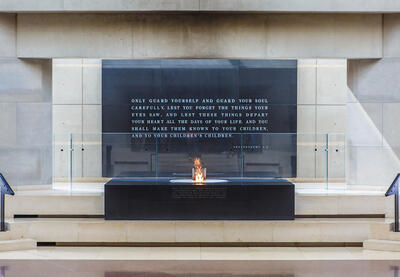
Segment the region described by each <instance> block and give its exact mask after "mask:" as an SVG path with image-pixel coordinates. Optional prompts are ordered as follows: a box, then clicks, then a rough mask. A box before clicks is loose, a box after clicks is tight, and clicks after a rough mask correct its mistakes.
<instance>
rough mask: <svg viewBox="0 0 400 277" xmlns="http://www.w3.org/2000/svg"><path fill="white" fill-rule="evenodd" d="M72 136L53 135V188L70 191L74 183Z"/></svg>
mask: <svg viewBox="0 0 400 277" xmlns="http://www.w3.org/2000/svg"><path fill="white" fill-rule="evenodd" d="M72 163H73V161H72V160H71V135H70V134H54V135H53V188H56V189H69V188H70V184H71V182H72V179H71V176H72Z"/></svg>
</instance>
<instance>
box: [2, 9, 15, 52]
mask: <svg viewBox="0 0 400 277" xmlns="http://www.w3.org/2000/svg"><path fill="white" fill-rule="evenodd" d="M16 23H17V16H16V15H15V14H1V15H0V57H15V56H16V53H17V51H16V49H17V43H16V42H17V40H16V37H17V33H16Z"/></svg>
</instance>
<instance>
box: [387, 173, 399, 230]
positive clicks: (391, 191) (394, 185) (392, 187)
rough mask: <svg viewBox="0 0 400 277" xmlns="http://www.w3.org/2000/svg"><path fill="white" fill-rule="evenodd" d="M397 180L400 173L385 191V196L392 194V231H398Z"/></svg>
mask: <svg viewBox="0 0 400 277" xmlns="http://www.w3.org/2000/svg"><path fill="white" fill-rule="evenodd" d="M399 180H400V173H399V174H397V176H396V178H394V180H393V182H392V184H391V185H390V187H389V188H388V190H387V191H386V193H385V196H390V195H394V231H395V232H400V230H399Z"/></svg>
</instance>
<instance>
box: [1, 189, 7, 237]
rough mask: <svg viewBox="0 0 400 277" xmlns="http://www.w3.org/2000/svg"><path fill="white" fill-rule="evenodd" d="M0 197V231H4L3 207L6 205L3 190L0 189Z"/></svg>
mask: <svg viewBox="0 0 400 277" xmlns="http://www.w3.org/2000/svg"><path fill="white" fill-rule="evenodd" d="M0 198H1V219H0V220H1V227H0V231H1V232H4V231H5V230H6V217H5V209H6V205H5V202H6V201H5V200H6V197H5V194H4V192H3V190H1V192H0Z"/></svg>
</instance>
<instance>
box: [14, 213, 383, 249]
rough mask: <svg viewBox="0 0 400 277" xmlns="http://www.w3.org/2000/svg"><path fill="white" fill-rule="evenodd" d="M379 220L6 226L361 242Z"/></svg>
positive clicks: (203, 238)
mask: <svg viewBox="0 0 400 277" xmlns="http://www.w3.org/2000/svg"><path fill="white" fill-rule="evenodd" d="M381 221H382V220H381V219H375V220H372V219H296V220H294V221H105V220H103V219H42V218H38V219H16V220H14V221H12V222H10V230H11V231H12V232H14V234H15V236H17V237H18V238H32V239H34V240H36V241H38V242H82V243H84V242H89V243H90V242H92V243H95V242H96V243H99V242H100V243H104V242H110V243H124V242H129V243H150V242H151V243H235V242H239V243H299V242H302V243H360V244H361V243H362V242H363V241H365V240H367V239H369V236H370V228H371V225H373V224H381V223H380V222H381Z"/></svg>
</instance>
